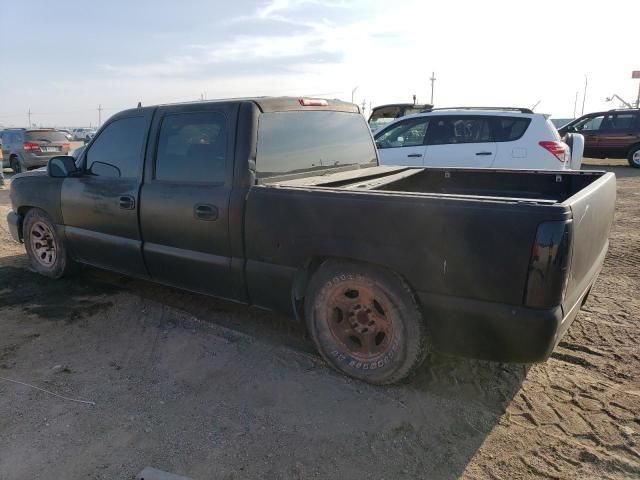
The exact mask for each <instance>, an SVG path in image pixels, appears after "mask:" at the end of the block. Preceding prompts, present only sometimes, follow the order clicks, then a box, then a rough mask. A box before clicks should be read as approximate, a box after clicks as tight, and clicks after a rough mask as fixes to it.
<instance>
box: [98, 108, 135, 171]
mask: <svg viewBox="0 0 640 480" xmlns="http://www.w3.org/2000/svg"><path fill="white" fill-rule="evenodd" d="M145 127H146V120H145V118H144V117H130V118H121V119H119V120H114V121H113V122H111V123H110V124H109V125H107V126H106V127H105V129H104V130H102V132H101V133H100V135H99V136H98V138H96V139H95V141H94V142H93V143H92V144H91V147H90V148H89V150H88V151H87V155H86V162H87V169H88V170H89V171H90V172H91V174H92V175H95V176H99V177H114V178H135V177H137V176H138V171H139V169H140V163H141V159H142V147H143V145H144V139H145V136H146V135H145V134H146V128H145Z"/></svg>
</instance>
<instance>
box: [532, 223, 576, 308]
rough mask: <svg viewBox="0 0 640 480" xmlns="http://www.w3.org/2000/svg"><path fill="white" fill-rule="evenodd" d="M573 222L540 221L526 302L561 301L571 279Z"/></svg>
mask: <svg viewBox="0 0 640 480" xmlns="http://www.w3.org/2000/svg"><path fill="white" fill-rule="evenodd" d="M570 260H571V222H570V221H569V222H565V221H558V222H545V223H541V224H540V225H538V230H537V231H536V238H535V241H534V242H533V248H532V250H531V259H530V260H529V273H528V275H527V286H526V288H525V292H524V304H525V305H526V306H527V307H533V308H551V307H556V306H558V305H560V304H561V303H562V301H563V300H564V296H565V293H566V289H567V283H568V282H569V267H570Z"/></svg>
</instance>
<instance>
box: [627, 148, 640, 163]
mask: <svg viewBox="0 0 640 480" xmlns="http://www.w3.org/2000/svg"><path fill="white" fill-rule="evenodd" d="M627 159H628V160H629V165H631V166H632V167H633V168H640V145H636V146H635V147H633V148H632V149H631V151H630V152H629V155H628V157H627Z"/></svg>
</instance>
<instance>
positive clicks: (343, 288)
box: [319, 278, 395, 361]
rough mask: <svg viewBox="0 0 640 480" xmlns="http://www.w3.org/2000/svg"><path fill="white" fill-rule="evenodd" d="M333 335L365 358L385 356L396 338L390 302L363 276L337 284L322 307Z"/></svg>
mask: <svg viewBox="0 0 640 480" xmlns="http://www.w3.org/2000/svg"><path fill="white" fill-rule="evenodd" d="M319 309H320V315H326V316H328V318H327V319H326V322H327V325H328V326H329V330H330V332H331V334H332V335H333V338H335V340H336V341H337V342H339V343H340V345H341V346H342V347H343V348H344V349H346V350H348V351H349V352H350V353H351V355H352V356H353V357H356V358H358V359H361V360H363V361H366V360H370V359H373V358H376V357H379V356H381V355H383V354H384V353H385V352H386V351H387V349H388V348H389V346H390V345H391V343H392V341H393V338H394V335H395V333H394V325H393V321H392V319H391V318H390V317H391V315H392V309H391V302H390V300H389V298H388V297H387V296H386V294H385V292H384V291H383V290H381V289H380V288H376V286H375V285H370V284H369V283H368V282H366V281H364V280H363V279H362V278H354V279H352V280H351V281H349V282H345V283H342V284H339V285H335V286H333V287H332V288H331V292H330V293H329V294H328V296H327V303H326V304H324V305H322V306H320V307H319Z"/></svg>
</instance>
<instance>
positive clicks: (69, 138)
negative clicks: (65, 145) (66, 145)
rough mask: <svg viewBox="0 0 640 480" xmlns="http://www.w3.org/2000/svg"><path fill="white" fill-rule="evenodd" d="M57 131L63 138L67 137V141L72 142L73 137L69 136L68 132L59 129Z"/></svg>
mask: <svg viewBox="0 0 640 480" xmlns="http://www.w3.org/2000/svg"><path fill="white" fill-rule="evenodd" d="M58 131H59V132H61V133H62V134H63V135H64V136H65V137H67V140H69V141H71V140H73V135H71V132H70V131H69V130H65V129H62V128H59V129H58Z"/></svg>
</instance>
